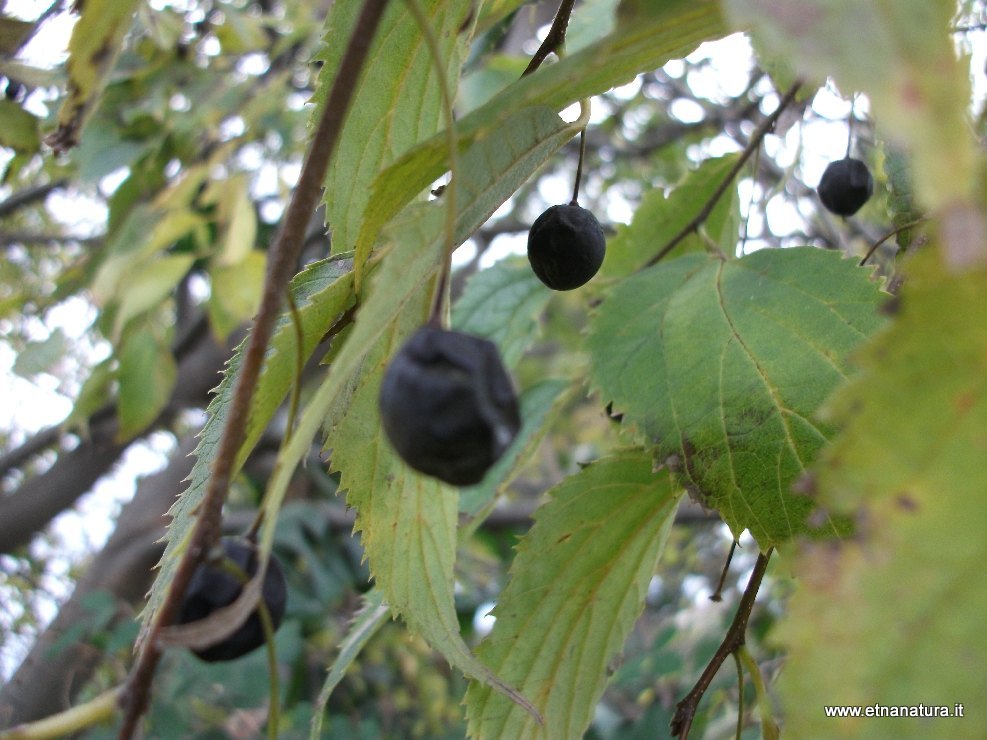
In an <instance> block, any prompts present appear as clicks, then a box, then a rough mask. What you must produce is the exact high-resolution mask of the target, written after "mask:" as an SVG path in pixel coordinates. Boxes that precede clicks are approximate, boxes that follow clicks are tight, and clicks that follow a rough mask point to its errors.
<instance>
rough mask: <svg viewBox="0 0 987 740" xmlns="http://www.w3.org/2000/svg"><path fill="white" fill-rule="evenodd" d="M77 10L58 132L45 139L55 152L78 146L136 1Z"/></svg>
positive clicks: (94, 0) (98, 1)
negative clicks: (78, 13)
mask: <svg viewBox="0 0 987 740" xmlns="http://www.w3.org/2000/svg"><path fill="white" fill-rule="evenodd" d="M78 7H80V8H81V9H82V14H81V16H80V17H79V21H78V22H77V23H76V24H75V27H74V28H73V29H72V38H71V39H70V40H69V60H68V64H67V70H68V77H69V81H68V95H67V96H66V98H65V102H64V103H63V104H62V108H61V110H60V111H59V112H58V129H57V130H56V131H55V133H53V134H52V135H51V136H49V137H48V139H47V143H48V145H49V146H51V147H52V148H53V149H54V150H55V151H57V152H63V151H66V150H68V149H71V148H72V147H74V146H75V145H76V144H78V143H79V135H80V133H81V132H82V128H83V126H85V123H86V121H87V120H88V119H89V117H90V116H91V115H92V113H93V111H94V110H95V109H96V105H97V104H98V103H99V98H100V95H102V93H103V88H104V87H105V86H106V81H107V79H108V77H109V74H110V70H112V69H113V65H114V63H115V62H116V58H117V54H119V53H120V48H121V46H122V44H123V37H124V34H125V33H126V32H127V29H128V28H129V27H130V20H131V18H132V17H133V14H134V9H135V8H136V7H137V0H86V2H85V3H79V4H78Z"/></svg>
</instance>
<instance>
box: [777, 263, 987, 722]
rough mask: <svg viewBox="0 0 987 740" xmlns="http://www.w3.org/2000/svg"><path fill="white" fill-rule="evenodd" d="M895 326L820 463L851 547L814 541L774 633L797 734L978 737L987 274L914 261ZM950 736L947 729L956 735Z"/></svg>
mask: <svg viewBox="0 0 987 740" xmlns="http://www.w3.org/2000/svg"><path fill="white" fill-rule="evenodd" d="M906 266H907V272H908V276H909V277H908V282H907V283H906V284H905V287H904V289H903V292H902V295H901V311H900V314H899V315H898V317H897V319H896V321H895V322H894V323H893V324H892V325H891V327H890V328H889V329H888V330H886V331H885V332H883V333H881V334H879V335H878V336H877V337H876V338H875V339H874V341H872V342H871V343H870V344H868V345H867V347H866V348H865V349H864V351H863V352H862V353H860V364H861V365H862V372H861V373H860V374H859V375H857V376H856V377H855V378H854V380H853V381H852V382H851V383H850V384H849V385H848V386H846V387H844V388H843V389H841V390H840V392H839V393H838V394H837V395H836V396H835V398H834V399H833V400H832V402H831V403H830V404H828V405H827V407H826V410H827V412H828V416H829V418H830V419H832V420H834V421H835V422H837V423H839V424H840V425H841V426H842V427H843V429H842V432H841V434H840V435H839V436H838V437H836V439H835V440H834V442H833V444H832V445H831V446H830V447H829V448H828V450H827V451H826V452H825V454H824V455H823V456H822V459H821V460H820V462H819V464H818V465H817V467H816V471H815V472H816V475H817V486H816V488H817V490H818V495H819V497H820V500H821V502H822V504H823V505H824V506H827V507H830V508H832V509H834V510H837V511H841V512H852V513H853V514H854V518H855V520H856V521H857V523H858V525H857V529H856V533H855V536H854V537H853V538H852V539H848V540H844V541H841V542H839V543H830V544H827V545H822V544H820V545H818V546H812V547H807V548H804V550H803V552H802V553H801V554H800V556H799V558H798V561H797V569H796V572H797V573H799V574H800V575H801V578H802V581H803V583H802V587H801V588H800V590H799V591H798V592H797V593H796V595H795V596H794V598H793V599H792V600H791V602H790V613H789V614H788V615H787V616H786V617H785V618H784V619H783V621H782V623H781V624H780V625H779V627H778V630H777V633H776V634H777V636H778V637H779V639H781V640H782V641H783V642H784V643H785V644H786V645H787V646H788V650H789V658H788V660H787V661H786V666H785V670H784V672H783V674H782V677H781V681H780V684H779V687H780V690H781V696H782V699H783V700H784V703H785V705H786V708H787V715H786V721H785V729H786V732H788V733H789V734H791V736H792V737H812V736H818V735H820V734H826V735H830V736H832V735H834V734H835V735H838V736H840V737H878V736H883V737H890V736H894V737H916V738H919V737H922V738H925V737H930V736H933V735H942V734H943V733H945V734H947V735H949V736H950V737H956V738H966V737H969V738H974V737H981V736H982V735H983V732H984V727H985V725H984V722H983V719H982V717H981V716H980V715H979V714H978V711H977V709H976V707H979V706H980V705H981V702H982V699H983V697H984V696H985V695H987V674H985V673H984V671H983V665H984V664H985V662H987V643H985V642H984V640H983V638H982V635H983V619H982V617H983V615H984V614H985V613H987V576H985V575H984V568H983V563H984V561H985V559H987V539H985V538H984V532H983V523H984V521H987V498H985V497H984V480H985V479H987V463H985V461H987V303H985V301H984V298H983V297H984V295H985V294H987V272H985V271H984V270H980V271H977V272H969V273H966V274H964V275H962V276H957V275H952V274H947V273H945V272H944V270H943V268H942V265H941V264H940V262H939V256H938V255H937V253H936V252H935V251H934V250H931V249H930V250H923V251H922V252H921V253H918V254H916V256H915V258H914V259H912V260H911V261H909V262H907V263H906ZM957 703H960V704H963V705H965V707H966V710H967V715H968V716H967V717H966V718H963V719H960V718H956V719H941V718H936V719H932V720H930V719H892V718H880V719H879V718H866V719H833V718H826V717H825V715H824V714H823V712H822V711H821V709H820V710H819V711H806V707H807V706H810V705H811V706H816V707H820V708H821V707H822V706H823V705H838V704H850V705H862V706H866V705H873V704H883V705H890V706H908V705H917V704H924V705H927V706H928V705H933V706H945V707H948V708H949V709H950V710H954V708H955V705H956V704H957ZM946 728H948V729H946Z"/></svg>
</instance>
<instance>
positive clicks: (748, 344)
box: [588, 247, 881, 549]
mask: <svg viewBox="0 0 987 740" xmlns="http://www.w3.org/2000/svg"><path fill="white" fill-rule="evenodd" d="M880 298H881V292H880V291H879V290H878V287H877V285H876V284H875V283H874V282H873V281H872V280H871V279H870V273H869V271H867V270H864V269H859V268H856V267H855V266H854V265H853V264H852V263H851V262H849V261H847V260H843V259H842V258H841V256H840V255H839V254H837V253H834V252H824V251H822V250H818V249H812V248H808V247H806V248H797V249H783V250H762V251H760V252H756V253H754V254H752V255H750V256H748V257H745V258H744V259H741V260H734V261H729V262H723V261H721V260H719V259H715V258H712V257H708V256H706V255H702V254H689V255H686V256H684V257H680V258H678V259H675V260H672V261H669V262H662V263H659V264H658V265H657V266H655V267H653V268H650V269H648V270H646V271H644V272H641V273H638V274H637V275H634V276H633V277H630V278H627V279H626V280H624V281H623V282H621V283H620V284H619V285H618V286H617V287H616V288H615V289H614V290H613V292H612V294H611V295H610V297H609V298H608V299H607V300H606V301H605V302H604V303H603V305H602V306H601V307H600V309H599V310H598V312H597V314H596V315H595V316H594V317H593V320H592V325H591V333H590V337H589V340H588V348H589V350H590V353H591V356H592V358H591V359H592V376H593V379H594V381H595V383H596V384H597V385H598V387H599V388H600V391H601V393H602V395H603V396H604V400H606V401H613V404H614V408H615V410H618V411H623V412H625V413H626V415H627V417H628V418H629V419H630V420H631V421H633V422H634V423H635V424H637V425H638V426H639V427H640V429H641V430H642V431H643V432H644V433H645V434H646V435H647V436H648V437H649V438H650V439H652V440H653V441H654V442H655V444H656V445H657V449H656V452H657V454H658V456H659V459H661V460H664V461H667V462H668V464H669V465H672V466H675V467H678V468H679V470H680V473H681V475H682V477H683V479H684V480H685V481H686V484H687V487H688V488H689V490H690V493H692V494H693V495H694V496H696V497H698V498H699V499H700V500H701V501H703V503H704V504H706V505H707V506H709V507H711V508H715V509H717V510H718V511H719V512H720V515H721V516H722V517H723V519H724V520H725V521H726V522H727V524H729V525H730V528H731V530H732V531H733V532H734V534H735V535H737V536H739V535H740V533H741V532H742V531H743V530H744V529H749V530H750V531H751V534H753V535H754V537H755V538H756V539H757V541H758V544H759V545H760V547H761V548H762V549H767V548H768V547H771V546H773V545H775V544H777V543H780V542H783V541H785V540H787V539H788V538H790V537H792V536H793V535H796V534H798V533H800V532H805V531H807V528H808V527H807V524H806V518H807V516H808V514H809V512H810V511H811V509H812V502H811V501H810V500H809V499H808V498H807V497H806V496H798V495H794V494H793V493H792V492H791V490H790V489H791V485H792V483H793V482H794V481H795V480H796V479H797V478H798V477H799V476H801V475H802V474H803V473H804V471H805V469H806V468H807V466H808V465H809V464H810V463H811V462H812V460H813V459H814V457H815V455H816V453H817V452H818V451H819V449H820V448H821V447H822V445H823V444H824V443H825V442H826V440H827V439H828V437H829V435H830V431H831V430H830V427H829V426H828V425H825V424H823V423H821V422H818V421H816V420H814V418H813V414H814V413H815V411H816V409H818V407H819V406H820V404H821V403H822V401H823V400H824V399H825V398H826V397H827V396H828V395H829V393H830V392H832V390H833V389H834V388H836V387H837V386H838V385H839V384H840V383H841V382H842V381H843V380H844V378H845V377H846V373H847V356H848V355H849V353H850V352H852V351H853V350H854V349H855V348H856V347H857V346H858V345H859V344H860V343H861V342H862V341H863V340H864V339H865V338H866V337H867V336H868V335H869V334H870V333H871V332H873V331H874V330H875V329H876V328H877V327H878V326H879V325H880V324H881V319H880V317H879V316H878V314H877V312H876V310H875V309H876V307H877V304H878V302H879V300H880ZM836 528H837V527H836V524H835V523H834V522H828V523H827V524H826V526H825V527H824V528H823V531H828V532H832V531H834V530H835V529H836Z"/></svg>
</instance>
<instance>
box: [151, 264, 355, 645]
mask: <svg viewBox="0 0 987 740" xmlns="http://www.w3.org/2000/svg"><path fill="white" fill-rule="evenodd" d="M351 266H352V261H351V260H349V259H342V258H334V259H330V260H324V261H322V262H318V263H316V264H314V265H312V266H310V267H308V268H307V269H306V270H304V271H303V272H302V273H300V274H299V275H297V276H296V277H295V279H294V280H293V281H292V283H291V290H292V294H293V296H294V299H295V303H296V305H297V306H298V309H299V316H300V317H301V323H302V336H303V346H302V356H303V358H306V359H307V358H308V357H310V356H311V354H312V352H313V351H314V350H315V347H316V345H317V344H318V343H319V342H320V341H321V339H322V337H323V336H324V335H325V333H326V331H327V330H328V329H329V328H330V327H331V326H332V324H333V323H334V322H335V321H336V319H337V318H338V317H339V315H340V314H341V313H342V312H343V311H344V310H345V309H346V308H347V306H348V305H349V304H350V302H351V301H352V285H353V279H352V278H353V275H352V272H351V271H350V268H351ZM242 351H243V345H241V346H240V348H238V350H237V352H236V354H234V356H233V357H232V359H231V360H230V362H229V365H228V366H227V368H226V373H225V375H224V376H223V380H222V381H221V382H220V384H219V387H218V388H217V389H216V396H215V398H213V400H212V402H211V403H210V404H209V408H208V409H207V410H206V413H207V414H208V419H207V420H206V423H205V426H204V427H203V429H202V432H201V433H200V435H199V444H198V446H197V447H196V449H195V455H196V458H197V459H196V461H195V465H194V466H193V467H192V473H191V475H190V476H189V485H188V488H187V489H186V490H185V492H184V493H182V495H181V497H180V498H179V499H178V501H176V502H175V504H174V506H172V507H171V510H170V511H169V515H170V516H171V517H172V520H171V524H170V525H169V528H168V534H167V535H166V541H167V545H166V547H165V552H164V555H162V558H161V562H160V563H159V564H158V567H159V569H160V572H159V573H158V577H157V578H156V579H155V581H154V585H153V586H152V588H151V595H150V598H149V599H148V603H147V606H146V607H145V609H144V613H143V625H144V630H145V631H146V627H147V625H148V624H149V621H150V620H151V619H152V618H153V616H154V614H155V612H156V611H157V609H158V607H159V606H160V605H161V602H162V600H163V599H164V596H165V594H166V593H167V590H168V588H170V586H171V579H172V576H173V575H174V570H175V567H176V566H177V564H178V559H177V555H178V554H180V553H177V552H176V551H177V550H178V549H179V547H180V546H181V544H182V542H183V541H184V540H185V537H186V536H187V535H188V533H189V532H190V531H191V528H192V525H193V524H194V523H195V512H196V510H197V508H198V506H199V503H200V502H201V501H202V497H203V495H204V494H205V491H206V487H207V484H208V481H209V474H210V470H211V468H212V462H213V459H214V456H215V454H216V449H217V446H218V444H219V439H220V437H221V436H222V433H223V426H224V424H225V421H226V410H227V407H228V406H229V404H230V399H231V398H232V397H233V389H234V387H235V383H236V377H237V374H238V372H239V368H240V362H241V358H242V355H241V352H242ZM295 356H296V353H295V328H294V325H293V324H292V322H291V319H290V317H289V316H288V315H284V316H282V317H281V319H279V321H278V324H277V327H276V328H275V332H274V336H273V338H272V339H271V345H270V348H269V349H268V355H267V360H266V361H265V363H264V367H263V369H262V370H261V376H260V379H259V380H258V382H257V389H256V391H255V393H254V398H253V404H252V406H251V410H250V416H249V420H248V422H247V429H246V430H245V442H244V445H243V447H242V448H241V449H240V455H239V459H238V464H237V466H236V470H239V466H240V465H242V464H243V461H244V460H245V459H246V457H247V455H248V454H249V452H250V450H252V449H253V447H254V445H255V444H257V440H258V439H259V438H260V435H261V433H262V432H263V431H264V428H265V427H266V426H267V424H268V422H269V421H270V420H271V417H272V416H273V415H274V412H275V411H277V409H278V407H279V406H280V405H281V402H282V401H284V399H285V396H287V394H288V391H289V390H290V388H291V385H292V383H293V382H294V380H295V361H294V358H295ZM234 472H235V471H234ZM142 634H143V633H142Z"/></svg>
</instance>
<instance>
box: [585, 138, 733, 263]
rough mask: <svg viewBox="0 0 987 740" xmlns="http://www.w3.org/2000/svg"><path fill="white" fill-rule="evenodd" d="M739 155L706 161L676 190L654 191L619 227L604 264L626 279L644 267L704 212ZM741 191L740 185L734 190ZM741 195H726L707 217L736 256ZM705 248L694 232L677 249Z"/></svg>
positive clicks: (711, 231)
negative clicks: (632, 217)
mask: <svg viewBox="0 0 987 740" xmlns="http://www.w3.org/2000/svg"><path fill="white" fill-rule="evenodd" d="M738 156H739V155H736V154H730V155H727V156H725V157H717V158H711V159H707V160H704V161H703V163H702V164H701V165H699V167H698V168H697V169H696V170H693V171H692V172H690V173H689V174H688V175H686V177H685V178H684V179H683V181H682V182H681V183H679V184H678V185H677V186H676V187H675V188H674V189H673V190H672V191H671V193H666V192H662V191H661V190H651V191H648V192H647V193H646V194H645V195H644V197H643V198H642V199H641V204H640V205H639V206H638V208H637V210H636V211H634V219H633V220H632V221H631V223H630V225H629V226H623V227H620V228H618V230H617V235H616V236H615V237H613V238H612V239H610V240H609V242H608V243H607V254H606V257H605V258H604V260H603V266H602V267H601V268H600V272H601V274H603V275H605V276H608V277H621V276H624V275H629V274H631V273H632V272H634V271H636V270H638V269H640V268H642V267H644V265H646V264H647V263H648V260H650V259H651V258H652V257H654V256H655V255H656V254H657V253H658V251H659V250H660V249H662V248H663V247H664V246H665V245H666V244H668V242H670V241H671V240H672V238H673V237H674V236H675V235H676V234H678V233H679V232H680V231H681V230H682V229H683V228H684V227H685V226H686V225H687V224H688V223H689V222H690V221H692V219H694V218H695V217H696V215H697V214H698V213H699V209H700V208H702V206H703V204H704V203H706V202H707V201H708V200H709V199H710V197H711V196H712V195H713V191H714V190H716V188H717V187H719V185H720V184H722V183H723V181H724V180H725V179H726V177H727V174H728V173H729V171H730V168H731V167H733V166H734V165H735V164H736V163H737V157H738ZM732 190H733V193H734V194H736V191H737V188H736V187H734V188H732ZM736 211H737V204H736V197H734V198H730V197H724V198H721V199H720V200H719V202H718V203H717V204H716V206H715V207H714V208H713V212H712V213H711V214H710V216H709V218H708V219H707V220H706V231H707V234H709V235H710V236H711V237H713V239H714V241H715V242H716V244H717V246H719V247H720V248H721V249H724V250H725V251H726V252H727V253H728V254H730V255H732V254H733V253H734V250H735V248H736V244H737V222H738V219H739V214H738V213H737V212H736ZM704 247H705V243H704V241H703V240H702V239H701V238H700V237H699V236H697V235H695V234H693V235H691V236H689V237H687V238H686V239H685V240H684V241H683V242H682V243H681V244H680V245H679V246H678V247H676V249H677V250H678V252H679V253H681V252H686V251H695V250H697V249H702V248H704Z"/></svg>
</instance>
